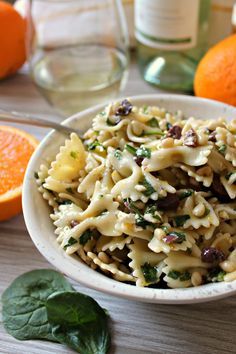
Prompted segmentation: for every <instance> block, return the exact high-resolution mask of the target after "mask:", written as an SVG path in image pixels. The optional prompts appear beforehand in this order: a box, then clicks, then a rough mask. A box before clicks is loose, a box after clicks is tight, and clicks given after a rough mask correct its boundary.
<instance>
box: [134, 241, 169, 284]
mask: <svg viewBox="0 0 236 354" xmlns="http://www.w3.org/2000/svg"><path fill="white" fill-rule="evenodd" d="M128 247H129V249H130V250H131V251H130V252H129V253H128V257H129V258H130V259H131V262H130V263H129V266H130V267H131V268H132V269H133V275H134V277H135V278H136V285H137V286H145V285H146V284H147V280H146V279H145V276H144V273H143V270H142V266H144V265H145V264H147V263H148V264H149V265H150V266H158V265H159V263H160V262H161V261H163V259H164V258H165V257H166V256H165V255H164V254H163V253H158V254H157V253H154V252H151V251H150V250H149V249H148V247H147V242H146V241H144V240H136V239H135V240H134V243H133V244H131V245H129V246H128ZM158 280H159V279H158V278H157V282H158Z"/></svg>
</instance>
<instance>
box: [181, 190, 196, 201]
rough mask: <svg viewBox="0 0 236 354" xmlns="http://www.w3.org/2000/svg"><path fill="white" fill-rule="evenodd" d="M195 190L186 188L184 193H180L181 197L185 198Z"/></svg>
mask: <svg viewBox="0 0 236 354" xmlns="http://www.w3.org/2000/svg"><path fill="white" fill-rule="evenodd" d="M193 192H194V191H193V190H192V189H187V190H185V191H184V192H182V193H180V194H179V199H180V200H182V199H184V198H187V197H190V195H192V194H193Z"/></svg>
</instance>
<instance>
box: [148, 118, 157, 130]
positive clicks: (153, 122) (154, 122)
mask: <svg viewBox="0 0 236 354" xmlns="http://www.w3.org/2000/svg"><path fill="white" fill-rule="evenodd" d="M147 125H149V127H152V128H159V122H158V120H157V119H156V118H155V117H153V118H151V119H149V121H147Z"/></svg>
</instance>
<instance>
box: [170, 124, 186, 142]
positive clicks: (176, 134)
mask: <svg viewBox="0 0 236 354" xmlns="http://www.w3.org/2000/svg"><path fill="white" fill-rule="evenodd" d="M181 133H182V128H181V127H180V126H178V125H173V127H171V128H170V129H169V130H168V133H167V137H171V138H173V139H180V138H181Z"/></svg>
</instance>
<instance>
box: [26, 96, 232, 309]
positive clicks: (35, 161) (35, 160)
mask: <svg viewBox="0 0 236 354" xmlns="http://www.w3.org/2000/svg"><path fill="white" fill-rule="evenodd" d="M131 99H132V102H133V103H134V104H135V105H138V106H139V105H140V106H142V105H145V104H147V105H156V106H161V107H165V108H167V110H169V111H172V112H174V111H176V110H178V109H180V110H182V111H183V113H184V114H185V115H187V116H194V117H195V118H211V119H212V118H213V119H214V118H218V117H223V118H226V119H233V118H236V108H234V107H232V106H228V105H225V104H222V103H218V102H216V101H211V100H206V99H201V98H195V97H190V96H181V95H171V94H165V95H162V94H160V95H158V94H157V95H142V96H136V97H131ZM103 107H104V105H99V106H96V107H93V108H91V109H88V110H86V111H83V112H81V113H78V114H76V115H74V116H73V117H71V118H68V119H67V120H65V121H64V123H63V124H66V125H68V126H71V127H75V128H76V127H77V128H78V127H79V128H81V129H83V130H85V129H87V128H88V127H89V126H90V123H91V120H92V118H93V117H94V116H95V114H96V113H97V112H99V111H101V110H102V109H103ZM64 140H65V136H63V135H62V134H60V133H57V132H55V131H53V132H51V133H50V134H48V135H47V136H46V137H45V138H44V139H43V141H42V142H41V143H40V144H39V146H38V148H37V149H36V151H35V152H34V154H33V156H32V158H31V160H30V162H29V165H28V168H27V171H26V175H25V180H24V185H23V212H24V217H25V222H26V226H27V228H28V231H29V234H30V236H31V238H32V240H33V242H34V243H35V246H36V247H37V248H38V250H39V251H40V252H41V253H42V255H43V256H44V257H45V258H46V259H47V260H48V261H49V262H50V263H51V264H53V265H54V266H55V267H56V268H58V269H59V270H60V271H61V272H63V273H64V274H66V275H67V276H69V277H71V278H73V279H74V280H76V281H78V282H80V283H82V284H84V285H86V286H88V287H92V288H94V289H96V290H99V291H103V292H106V293H109V294H111V295H115V296H121V297H125V298H127V299H130V300H139V301H145V302H153V303H165V304H186V303H198V302H204V301H210V300H216V299H219V298H223V297H226V296H229V295H232V294H234V293H236V281H234V282H231V283H225V282H220V283H212V284H206V285H202V286H198V287H193V288H187V289H152V288H139V287H136V286H134V285H128V284H124V283H122V282H119V281H116V280H113V279H111V278H109V277H107V276H105V275H103V274H100V273H99V272H97V271H96V270H93V269H91V268H89V266H87V265H86V264H84V263H82V261H80V259H79V258H78V257H74V256H68V255H67V254H66V253H65V252H64V251H63V249H62V248H60V247H59V245H58V243H57V241H56V235H55V234H54V226H53V223H52V220H51V219H50V217H49V214H50V210H49V207H48V205H47V202H46V201H45V200H43V198H42V195H41V194H40V193H39V192H38V190H37V186H36V183H35V179H34V172H35V171H38V169H39V166H40V164H41V163H43V162H44V161H46V159H47V158H48V157H54V156H55V154H56V152H57V151H58V147H59V146H60V145H61V144H63V143H64Z"/></svg>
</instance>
